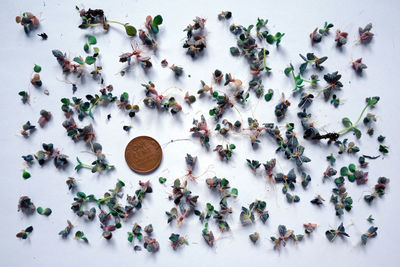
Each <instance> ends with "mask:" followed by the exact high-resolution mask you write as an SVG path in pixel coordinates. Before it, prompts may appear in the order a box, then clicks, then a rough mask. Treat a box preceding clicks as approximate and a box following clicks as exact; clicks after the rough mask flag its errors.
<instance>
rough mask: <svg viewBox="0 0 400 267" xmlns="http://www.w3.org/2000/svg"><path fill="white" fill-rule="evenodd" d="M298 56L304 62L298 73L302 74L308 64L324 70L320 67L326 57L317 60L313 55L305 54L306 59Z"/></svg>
mask: <svg viewBox="0 0 400 267" xmlns="http://www.w3.org/2000/svg"><path fill="white" fill-rule="evenodd" d="M299 56H300V57H301V58H302V59H303V60H304V61H305V62H304V63H302V64H301V65H300V73H301V74H303V72H304V71H305V70H306V69H307V66H308V64H309V63H310V64H313V65H314V66H315V68H316V69H318V70H322V69H324V67H323V66H321V64H322V63H324V62H325V61H326V60H327V59H328V57H321V58H318V57H317V56H315V55H314V53H307V55H306V57H305V56H303V55H302V54H299Z"/></svg>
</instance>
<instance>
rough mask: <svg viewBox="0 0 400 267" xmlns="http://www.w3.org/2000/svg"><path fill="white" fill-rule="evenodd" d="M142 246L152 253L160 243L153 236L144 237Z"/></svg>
mask: <svg viewBox="0 0 400 267" xmlns="http://www.w3.org/2000/svg"><path fill="white" fill-rule="evenodd" d="M143 246H144V248H145V249H147V251H148V252H151V253H154V252H157V251H158V250H159V249H160V244H159V243H158V241H157V240H156V239H155V238H150V237H147V236H145V237H144V245H143Z"/></svg>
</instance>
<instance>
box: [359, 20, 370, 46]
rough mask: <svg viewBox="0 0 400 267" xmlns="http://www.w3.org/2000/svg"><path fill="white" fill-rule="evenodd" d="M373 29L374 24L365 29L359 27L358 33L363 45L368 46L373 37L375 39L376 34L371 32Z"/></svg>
mask: <svg viewBox="0 0 400 267" xmlns="http://www.w3.org/2000/svg"><path fill="white" fill-rule="evenodd" d="M371 29H372V23H368V24H367V25H366V26H365V27H364V29H363V28H361V27H359V28H358V33H359V34H360V42H361V43H363V44H367V43H369V42H371V40H372V37H374V34H373V33H372V32H371Z"/></svg>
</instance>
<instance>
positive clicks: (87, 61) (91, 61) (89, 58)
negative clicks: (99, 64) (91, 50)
mask: <svg viewBox="0 0 400 267" xmlns="http://www.w3.org/2000/svg"><path fill="white" fill-rule="evenodd" d="M95 62H96V58H94V57H92V56H87V57H86V59H85V63H86V64H88V65H92V64H93V63H95Z"/></svg>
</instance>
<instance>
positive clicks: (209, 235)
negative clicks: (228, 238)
mask: <svg viewBox="0 0 400 267" xmlns="http://www.w3.org/2000/svg"><path fill="white" fill-rule="evenodd" d="M202 236H203V238H204V240H205V241H206V243H207V245H209V246H210V247H212V246H214V241H215V238H214V234H213V232H212V231H209V230H208V222H206V223H205V225H204V229H203V230H202Z"/></svg>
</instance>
